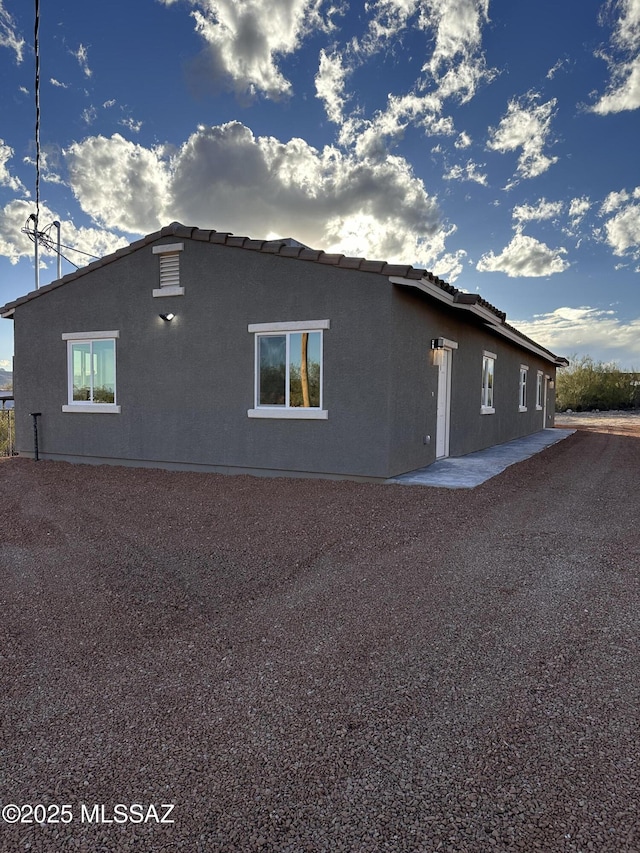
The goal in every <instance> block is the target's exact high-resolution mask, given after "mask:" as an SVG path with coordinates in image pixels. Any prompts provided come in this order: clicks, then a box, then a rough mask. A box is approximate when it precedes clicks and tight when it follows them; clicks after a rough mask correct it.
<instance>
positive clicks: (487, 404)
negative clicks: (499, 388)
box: [480, 351, 497, 415]
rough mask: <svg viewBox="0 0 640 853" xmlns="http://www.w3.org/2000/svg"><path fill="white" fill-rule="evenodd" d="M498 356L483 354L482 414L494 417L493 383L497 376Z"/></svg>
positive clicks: (492, 353) (488, 353)
mask: <svg viewBox="0 0 640 853" xmlns="http://www.w3.org/2000/svg"><path fill="white" fill-rule="evenodd" d="M496 358H497V355H496V354H495V353H494V352H486V351H485V352H483V353H482V403H481V407H480V414H482V415H492V414H493V413H494V412H495V408H494V405H493V381H494V376H495V366H496Z"/></svg>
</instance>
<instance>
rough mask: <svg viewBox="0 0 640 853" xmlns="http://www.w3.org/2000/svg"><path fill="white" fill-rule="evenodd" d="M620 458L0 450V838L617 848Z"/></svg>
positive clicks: (624, 625)
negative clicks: (384, 477) (220, 463)
mask: <svg viewBox="0 0 640 853" xmlns="http://www.w3.org/2000/svg"><path fill="white" fill-rule="evenodd" d="M639 480H640V430H636V433H635V434H633V431H632V434H626V435H616V434H613V433H603V432H593V431H583V430H578V432H576V433H575V435H573V436H571V437H570V438H568V439H566V440H565V441H562V442H560V443H559V444H557V445H554V446H553V447H551V448H549V449H548V450H545V451H544V452H542V453H540V454H538V455H537V456H536V457H533V458H531V459H529V460H527V461H525V462H522V463H520V464H518V465H514V466H512V467H511V468H509V469H507V470H506V471H505V472H504V473H503V474H501V475H500V476H498V477H496V478H494V479H493V480H491V481H489V482H487V483H486V484H485V485H483V486H480V487H478V488H477V489H474V490H471V491H464V492H463V491H451V490H444V489H442V490H441V489H434V488H422V487H415V486H407V487H403V486H397V485H395V486H383V485H365V484H357V483H348V482H337V483H336V482H329V481H319V480H288V479H266V478H265V479H261V478H249V477H223V476H217V475H208V474H189V473H175V472H163V471H151V470H142V469H137V470H136V469H126V468H112V467H90V466H71V465H67V464H65V463H52V462H42V461H41V462H38V463H34V462H31V461H28V460H24V459H12V460H5V461H2V462H1V463H0V496H1V508H2V515H1V524H2V536H1V546H0V577H1V586H0V607H1V610H0V640H1V646H0V703H1V709H2V717H1V722H2V725H1V728H0V805H1V806H3V807H4V808H5V817H6V818H7V819H9V820H11V819H12V818H13V817H15V814H19V816H20V818H21V819H24V818H25V817H26V818H28V817H29V809H28V808H27V809H22V810H21V811H19V812H16V813H15V814H14V812H13V811H12V810H11V809H9V810H8V811H6V808H7V806H8V805H10V804H16V805H18V806H20V805H21V804H23V803H27V804H30V805H31V806H34V805H35V804H42V808H40V809H39V810H35V812H34V813H35V814H36V816H38V817H40V818H41V817H43V816H45V817H46V819H47V820H48V821H49V820H51V819H52V818H55V817H56V812H55V809H54V808H52V806H54V805H59V806H61V807H62V806H67V807H68V808H65V809H64V810H62V811H60V812H58V813H57V817H58V820H59V822H57V823H54V822H47V823H44V824H33V823H32V824H29V823H16V824H14V825H10V824H9V823H7V822H6V821H5V823H1V822H0V850H2V851H10V853H18V851H32V852H33V851H46V853H49V851H75V850H80V851H86V853H101V851H109V853H119V851H128V850H135V851H145V853H147V851H154V853H155V851H167V853H169V851H170V852H171V853H174V851H188V853H210V851H211V852H215V851H221V853H222V852H223V851H224V853H227V851H274V853H302V851H352V853H369V851H371V853H377V851H400V853H404V851H407V853H431V851H436V850H439V851H456V853H457V851H474V853H485V852H486V851H492V850H495V851H526V853H530V851H534V850H541V851H546V852H547V853H555V851H598V853H606V851H612V853H614V851H615V853H622V851H635V853H637V851H639V850H640V825H639V823H640V815H639V809H638V799H639V795H638V792H639V790H640V766H639V763H640V726H639V699H640V671H639V670H640V667H639V651H640V649H639V635H640V583H639V578H640V570H639V565H640V534H639V529H638V527H639V525H638V519H639V516H640V513H639V509H640V488H639ZM132 804H138V805H139V806H140V808H139V809H132V808H131V806H132ZM163 804H175V807H174V808H173V810H172V811H170V813H167V809H166V808H164V807H163ZM96 805H97V806H104V809H103V810H100V809H96V808H95V806H96ZM119 805H120V806H121V807H122V808H118V806H119ZM152 806H153V807H154V808H153V809H152V808H151V807H152ZM140 815H141V816H142V818H140V819H139V816H140ZM162 818H164V819H165V820H173V821H174V822H173V823H162V822H159V821H161V819H162ZM109 821H112V822H109Z"/></svg>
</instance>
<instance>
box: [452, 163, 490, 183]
mask: <svg viewBox="0 0 640 853" xmlns="http://www.w3.org/2000/svg"><path fill="white" fill-rule="evenodd" d="M479 168H480V167H479V166H478V164H477V163H474V162H473V161H472V160H469V161H468V162H467V163H466V164H465V165H464V166H459V165H456V166H452V167H451V168H450V169H449V171H448V172H446V173H445V174H444V175H443V176H442V177H443V178H444V180H445V181H473V182H474V183H476V184H480V185H481V186H483V187H486V186H487V184H488V180H487V176H486V174H484V173H483V172H479V171H478V169H479Z"/></svg>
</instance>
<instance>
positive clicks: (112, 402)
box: [62, 332, 120, 413]
mask: <svg viewBox="0 0 640 853" xmlns="http://www.w3.org/2000/svg"><path fill="white" fill-rule="evenodd" d="M119 336H120V333H119V332H70V333H65V334H63V335H62V339H63V340H64V341H66V342H67V383H68V396H67V404H66V405H65V406H63V407H62V411H63V412H105V413H106V412H116V413H117V412H119V411H120V406H118V405H117V401H116V339H117V338H118V337H119Z"/></svg>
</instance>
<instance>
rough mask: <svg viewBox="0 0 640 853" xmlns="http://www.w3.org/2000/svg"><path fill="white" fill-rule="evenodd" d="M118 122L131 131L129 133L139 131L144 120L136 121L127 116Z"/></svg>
mask: <svg viewBox="0 0 640 853" xmlns="http://www.w3.org/2000/svg"><path fill="white" fill-rule="evenodd" d="M118 124H120V125H122V127H126V128H127V130H130V131H131V133H140V130H141V129H142V125H143V124H144V122H141V121H137V120H136V119H134V118H131V117H130V116H129V117H128V118H121V119H120V120H119V121H118Z"/></svg>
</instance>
